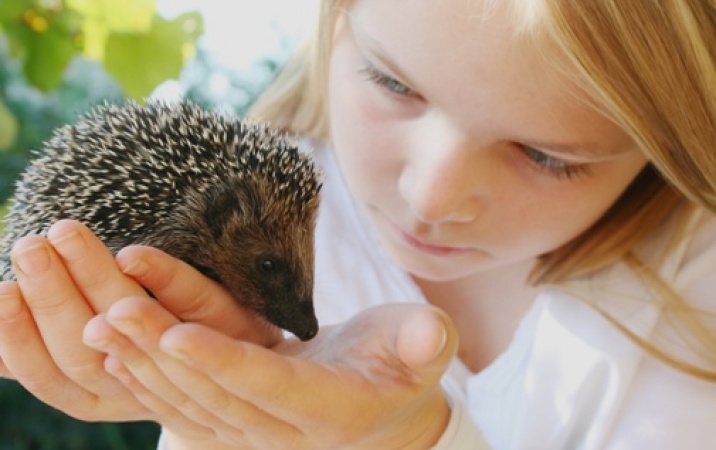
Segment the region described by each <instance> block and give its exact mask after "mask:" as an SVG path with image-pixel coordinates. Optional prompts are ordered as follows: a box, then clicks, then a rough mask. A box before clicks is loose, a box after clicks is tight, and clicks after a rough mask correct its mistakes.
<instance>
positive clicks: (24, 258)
mask: <svg viewBox="0 0 716 450" xmlns="http://www.w3.org/2000/svg"><path fill="white" fill-rule="evenodd" d="M12 261H13V265H14V268H15V269H16V272H20V273H22V274H23V275H26V276H28V277H31V276H34V275H40V274H42V273H43V272H45V271H46V270H47V269H49V268H50V253H49V252H48V251H47V247H46V246H45V243H44V242H38V243H36V244H32V245H30V246H29V247H26V248H23V249H20V250H17V251H14V252H13V254H12Z"/></svg>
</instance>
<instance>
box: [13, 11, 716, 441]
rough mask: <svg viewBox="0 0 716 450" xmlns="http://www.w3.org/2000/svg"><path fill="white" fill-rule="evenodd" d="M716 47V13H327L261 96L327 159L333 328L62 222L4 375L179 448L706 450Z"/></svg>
mask: <svg viewBox="0 0 716 450" xmlns="http://www.w3.org/2000/svg"><path fill="white" fill-rule="evenodd" d="M714 42H716V5H714V3H713V1H710V0H671V1H663V2H652V1H629V2H625V1H621V2H619V1H608V0H530V1H527V0H522V1H518V0H511V1H507V0H504V1H491V0H476V1H469V2H468V1H462V0H442V1H429V0H392V1H379V0H355V1H340V0H325V1H323V4H322V11H321V21H320V30H319V32H318V34H317V35H316V36H315V39H314V40H313V41H312V42H311V43H310V45H308V46H307V47H306V48H304V49H303V50H302V51H301V52H300V54H299V55H298V56H297V58H296V59H295V60H294V61H293V62H291V63H290V64H289V65H288V66H287V68H286V70H285V71H284V73H283V74H282V75H281V77H279V79H278V80H277V81H276V83H275V84H274V86H272V87H271V88H270V89H269V91H268V92H266V94H265V96H264V97H263V98H262V99H261V101H260V102H259V103H258V104H257V105H256V107H255V109H254V114H256V115H257V116H260V117H261V118H264V119H268V120H271V121H272V122H273V123H274V124H275V125H276V126H282V127H284V128H286V129H289V130H291V131H293V132H296V133H299V134H301V135H303V136H305V143H306V147H307V148H313V149H315V150H314V152H315V156H316V158H317V160H318V161H319V163H320V164H321V166H322V167H323V171H324V174H325V186H324V191H323V200H322V207H321V212H320V217H319V222H318V229H317V247H316V251H317V260H316V264H317V267H316V309H317V312H318V314H319V318H320V319H321V324H322V328H323V329H322V332H321V333H320V334H319V336H318V337H317V338H316V339H314V340H313V341H310V342H308V343H301V342H298V341H295V340H292V339H287V340H283V339H281V338H280V337H279V336H277V333H276V332H275V331H274V330H267V329H266V328H265V327H264V326H262V325H261V324H260V323H258V322H257V321H255V320H253V319H252V317H251V315H250V314H249V313H247V312H246V311H242V310H240V308H239V307H237V306H236V303H235V302H233V301H232V299H230V298H229V297H228V295H227V294H226V293H225V292H224V291H223V290H222V289H221V288H220V287H219V286H217V285H215V284H213V283H212V282H210V281H209V280H207V279H205V278H203V277H202V276H201V275H199V274H197V273H196V272H195V271H193V270H192V269H191V268H189V267H188V266H186V265H184V264H183V263H181V262H179V261H176V260H173V259H171V258H169V257H167V256H166V255H163V254H161V253H159V252H157V251H154V250H152V249H147V248H141V247H131V248H128V249H125V251H123V252H122V253H120V255H118V257H117V259H116V261H115V260H113V259H112V258H111V256H109V254H108V253H107V251H106V250H105V249H104V247H103V246H102V245H101V244H100V243H99V242H98V241H97V240H96V238H94V237H93V236H92V235H91V234H90V233H89V232H88V231H87V229H86V228H84V227H82V226H80V225H79V224H77V223H75V222H68V221H63V222H59V223H58V224H56V225H55V226H54V227H53V228H52V229H51V231H50V233H49V235H48V237H47V239H45V238H42V237H38V236H35V237H29V238H26V239H24V240H22V241H20V242H19V243H18V244H17V246H16V248H15V250H14V252H13V257H14V263H15V267H16V272H18V277H19V279H18V283H17V284H15V283H4V284H2V285H0V295H2V297H1V299H0V319H1V320H0V356H1V357H2V362H3V367H2V373H3V375H4V376H6V377H9V378H14V379H17V380H18V381H19V382H21V383H22V384H23V385H24V386H25V387H27V388H28V389H29V390H30V391H31V392H33V393H34V394H35V395H37V396H38V397H39V398H41V399H42V400H44V401H45V402H47V403H49V404H51V405H53V406H55V407H57V408H59V409H61V410H63V411H65V412H67V413H68V414H71V415H73V416H75V417H79V418H82V419H85V420H117V421H119V420H140V419H150V420H156V421H158V422H159V423H161V424H162V425H163V427H164V428H163V430H164V432H163V439H162V441H163V442H162V443H161V446H162V447H164V448H167V449H172V450H176V449H183V448H244V449H245V448H252V449H268V448H292V449H293V448H297V449H304V448H305V449H318V448H370V449H374V448H380V449H384V448H385V449H398V448H400V449H403V448H417V449H423V448H441V449H463V448H464V449H475V448H494V449H527V448H529V449H610V450H616V449H674V448H679V449H706V448H711V446H713V443H714V442H716V427H714V426H713V417H716V383H715V381H716V329H715V328H714V322H715V321H716V320H715V317H714V313H716V297H714V294H713V292H714V291H716V277H714V276H713V273H714V271H716V219H714V215H713V212H714V211H716V159H714V157H713V155H714V148H713V145H714V142H716V90H714V86H716V49H715V48H714V45H713V43H714ZM140 284H141V286H140ZM142 286H144V287H146V288H148V289H149V290H151V291H153V292H154V293H155V294H156V295H157V297H158V299H159V301H160V302H159V303H157V302H154V301H152V300H151V299H149V298H147V296H146V295H145V294H144V289H143V287H142ZM97 313H101V314H99V315H95V314H97ZM182 322H183V323H182ZM186 322H193V323H186ZM82 339H83V340H84V344H83V343H82V342H81V340H82ZM252 342H253V343H252ZM85 344H86V345H85ZM106 355H109V356H106Z"/></svg>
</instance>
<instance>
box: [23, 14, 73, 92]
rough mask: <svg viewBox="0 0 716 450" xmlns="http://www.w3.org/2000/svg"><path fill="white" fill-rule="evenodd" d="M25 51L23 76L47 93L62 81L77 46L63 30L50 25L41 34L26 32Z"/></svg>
mask: <svg viewBox="0 0 716 450" xmlns="http://www.w3.org/2000/svg"><path fill="white" fill-rule="evenodd" d="M25 49H26V56H25V61H24V68H23V69H24V70H23V71H24V73H25V76H26V77H27V79H28V81H29V82H30V83H32V84H33V85H34V86H36V87H38V88H39V89H41V90H44V91H49V90H51V89H53V88H54V87H56V86H57V85H58V84H59V83H60V81H61V80H62V75H63V73H64V71H65V68H66V67H67V64H68V63H69V62H70V60H71V59H72V56H73V55H74V54H75V52H76V51H77V46H76V45H75V41H74V39H73V38H72V37H71V36H69V35H67V33H66V32H65V30H62V29H61V28H58V27H56V26H53V25H52V24H50V27H49V28H48V29H47V30H46V31H44V32H42V33H34V32H28V34H27V37H26V39H25Z"/></svg>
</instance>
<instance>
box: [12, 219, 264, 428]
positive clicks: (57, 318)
mask: <svg viewBox="0 0 716 450" xmlns="http://www.w3.org/2000/svg"><path fill="white" fill-rule="evenodd" d="M12 260H13V267H14V270H15V273H16V275H17V281H16V282H9V281H6V282H2V283H0V376H3V377H5V378H13V379H16V380H17V381H18V382H20V383H21V384H22V385H23V386H24V387H25V388H26V389H28V390H29V391H30V392H31V393H32V394H33V395H35V396H36V397H38V398H39V399H41V400H42V401H44V402H45V403H47V404H49V405H51V406H53V407H55V408H57V409H59V410H61V411H63V412H65V413H67V414H69V415H71V416H74V417H76V418H79V419H82V420H88V421H100V420H101V421H105V420H111V421H125V420H157V417H156V415H155V413H154V412H153V411H151V410H149V409H147V408H146V407H145V406H144V405H143V404H142V403H141V402H139V401H137V400H136V399H135V398H134V396H133V395H132V393H131V392H130V391H129V390H128V389H126V387H124V386H123V385H122V383H120V382H118V381H117V379H116V378H115V377H113V376H111V375H109V374H108V373H107V372H106V371H105V369H104V360H105V355H104V354H102V353H100V352H98V351H96V350H94V349H91V348H89V347H87V346H86V345H84V344H83V343H82V332H83V329H84V327H85V325H86V324H87V322H88V321H89V320H90V319H91V318H92V317H94V316H95V315H96V314H97V313H100V312H103V311H106V310H107V309H108V308H109V307H110V306H111V305H112V304H113V303H114V302H115V301H116V300H117V299H119V298H122V297H127V296H139V297H142V298H145V299H149V297H148V295H147V294H146V291H145V289H144V287H146V288H147V289H149V290H151V291H152V292H153V293H154V294H155V295H156V296H157V298H158V299H159V300H160V302H161V303H162V305H163V306H164V307H165V308H166V309H167V310H168V311H171V312H172V313H173V314H175V315H176V316H177V317H179V318H181V319H182V320H196V321H200V322H205V323H207V324H208V325H209V326H213V327H216V328H217V329H219V330H222V332H226V333H230V334H232V335H233V336H236V337H241V338H243V339H250V340H254V341H257V342H263V343H274V342H276V340H277V333H276V332H275V331H274V330H267V329H266V328H265V327H262V326H261V327H259V326H257V325H255V322H256V321H253V320H252V319H251V316H250V315H249V314H247V313H246V312H245V311H242V310H241V308H239V307H238V306H237V305H236V302H235V301H234V300H233V299H232V298H231V296H230V295H229V294H228V293H227V292H226V291H225V290H224V289H222V288H221V287H220V286H219V285H217V284H216V283H214V282H212V281H211V280H209V279H207V278H205V277H203V276H202V275H200V274H199V273H198V272H196V271H195V270H193V269H192V268H191V267H189V266H187V265H186V264H184V263H182V262H180V261H178V260H176V259H174V258H170V257H168V256H167V255H165V254H163V253H161V252H159V251H157V250H154V249H150V248H144V247H133V248H128V249H126V250H125V251H123V252H120V254H119V255H118V256H117V260H116V261H115V259H114V258H113V257H112V255H111V253H110V252H109V251H108V250H107V248H106V247H105V246H104V245H103V244H102V243H101V242H100V241H99V240H98V239H97V237H95V236H94V235H93V234H92V233H91V232H90V231H89V230H88V229H87V228H86V227H84V226H83V225H81V224H79V223H78V222H76V221H71V220H63V221H60V222H58V223H56V224H55V225H53V226H52V227H51V228H50V230H49V232H48V235H47V238H44V237H41V236H28V237H25V238H23V239H20V240H19V241H18V242H17V243H16V245H15V246H14V249H13V251H12ZM128 275H132V276H136V277H137V278H138V279H140V281H141V284H140V283H139V282H137V281H135V280H134V279H133V278H132V276H128ZM143 286H144V287H143ZM209 300H210V301H209ZM175 425H176V426H179V425H181V426H184V427H185V428H186V429H188V430H191V429H195V428H196V427H195V426H194V425H193V424H191V423H181V424H177V423H175Z"/></svg>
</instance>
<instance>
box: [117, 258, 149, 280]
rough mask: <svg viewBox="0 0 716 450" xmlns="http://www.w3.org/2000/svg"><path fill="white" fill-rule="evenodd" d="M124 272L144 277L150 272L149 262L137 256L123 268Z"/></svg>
mask: <svg viewBox="0 0 716 450" xmlns="http://www.w3.org/2000/svg"><path fill="white" fill-rule="evenodd" d="M122 273H124V274H125V275H130V276H133V277H143V276H145V275H146V274H147V273H149V264H147V262H146V261H145V260H143V259H141V258H136V259H133V260H132V261H130V262H129V263H128V264H127V265H126V266H125V267H123V268H122Z"/></svg>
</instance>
